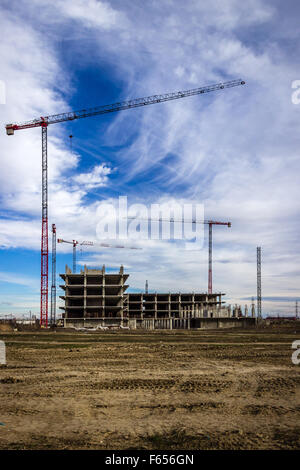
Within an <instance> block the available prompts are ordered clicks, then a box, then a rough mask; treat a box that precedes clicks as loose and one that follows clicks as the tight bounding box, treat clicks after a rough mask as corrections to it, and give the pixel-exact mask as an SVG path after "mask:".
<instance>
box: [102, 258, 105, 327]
mask: <svg viewBox="0 0 300 470" xmlns="http://www.w3.org/2000/svg"><path fill="white" fill-rule="evenodd" d="M102 317H103V318H104V317H105V266H104V265H103V268H102Z"/></svg>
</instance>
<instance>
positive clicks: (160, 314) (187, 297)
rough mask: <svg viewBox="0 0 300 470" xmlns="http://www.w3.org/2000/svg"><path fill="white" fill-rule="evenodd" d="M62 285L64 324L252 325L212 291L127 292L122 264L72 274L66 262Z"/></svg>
mask: <svg viewBox="0 0 300 470" xmlns="http://www.w3.org/2000/svg"><path fill="white" fill-rule="evenodd" d="M60 277H61V278H62V279H63V281H64V284H61V285H60V287H61V289H63V290H64V295H62V296H60V297H61V299H62V300H63V301H64V303H65V305H64V306H63V307H61V309H62V310H63V315H62V322H61V323H62V325H63V326H64V327H75V328H76V327H81V328H84V327H86V328H91V327H92V328H95V327H100V328H101V327H121V328H122V327H123V328H130V329H137V328H145V329H148V330H151V329H153V330H154V329H169V330H172V329H179V328H184V329H191V328H226V327H227V328H233V327H246V326H255V324H256V317H255V309H254V307H253V309H252V314H251V317H248V315H247V312H246V314H245V315H244V316H243V315H241V314H240V312H239V309H238V308H237V307H234V308H233V309H231V306H225V305H224V304H225V301H222V296H224V294H222V293H218V294H213V293H210V294H208V293H194V292H193V293H175V294H174V293H172V294H171V293H127V292H126V291H127V288H128V287H129V284H128V281H129V275H128V274H126V273H125V272H124V268H123V266H121V267H120V271H119V273H116V274H112V273H106V272H105V266H103V267H102V269H101V270H96V269H88V268H87V267H86V266H84V269H82V270H81V271H80V273H78V274H76V273H75V274H74V273H72V271H71V269H70V268H69V267H68V266H66V272H65V274H60Z"/></svg>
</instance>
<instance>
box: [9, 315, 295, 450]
mask: <svg viewBox="0 0 300 470" xmlns="http://www.w3.org/2000/svg"><path fill="white" fill-rule="evenodd" d="M296 339H300V328H299V326H298V327H296V326H295V324H294V325H289V326H286V327H276V328H275V327H273V328H271V327H270V328H264V329H260V330H243V331H241V330H239V331H237V330H230V331H229V330H218V331H177V332H175V331H173V332H172V331H168V332H157V331H156V332H129V331H121V332H119V331H109V332H101V333H95V334H89V333H72V332H64V331H57V332H46V331H44V332H2V333H1V334H0V340H4V341H5V342H6V345H7V365H6V366H2V367H1V366H0V422H1V424H0V449H164V450H168V449H170V450H171V449H181V450H184V449H299V448H300V433H299V431H300V420H299V418H300V396H299V395H300V394H299V385H300V376H299V370H300V366H295V365H293V364H292V362H291V354H292V349H291V344H292V342H293V341H294V340H296Z"/></svg>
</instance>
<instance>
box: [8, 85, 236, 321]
mask: <svg viewBox="0 0 300 470" xmlns="http://www.w3.org/2000/svg"><path fill="white" fill-rule="evenodd" d="M244 84H245V82H244V80H241V79H238V80H231V81H227V82H222V83H217V84H214V85H209V86H204V87H201V88H194V89H192V90H186V91H178V92H175V93H165V94H161V95H152V96H147V97H145V98H137V99H134V100H129V101H122V102H119V103H114V104H109V105H104V106H97V107H95V108H88V109H81V110H79V111H71V112H66V113H60V114H53V115H50V116H41V117H39V118H37V119H33V120H31V121H27V122H24V123H16V124H7V125H6V126H5V127H6V133H7V135H13V134H14V132H15V131H18V130H22V129H31V128H33V127H41V130H42V237H41V317H40V323H41V325H42V326H46V327H47V325H48V151H47V129H48V126H49V124H57V123H60V122H66V121H74V120H75V119H82V118H86V117H92V116H99V115H100V114H108V113H112V112H116V111H123V110H125V109H131V108H138V107H142V106H148V105H150V104H156V103H162V102H165V101H171V100H177V99H180V98H186V97H188V96H194V95H200V94H204V93H209V92H211V91H217V90H223V89H225V88H232V87H236V86H239V85H244Z"/></svg>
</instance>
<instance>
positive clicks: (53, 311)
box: [50, 224, 56, 325]
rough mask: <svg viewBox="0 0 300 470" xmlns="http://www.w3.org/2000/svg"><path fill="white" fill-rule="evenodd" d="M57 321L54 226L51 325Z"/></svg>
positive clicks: (53, 232)
mask: <svg viewBox="0 0 300 470" xmlns="http://www.w3.org/2000/svg"><path fill="white" fill-rule="evenodd" d="M55 321H56V226H55V224H52V284H51V311H50V324H51V325H52V324H54V323H55Z"/></svg>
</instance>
